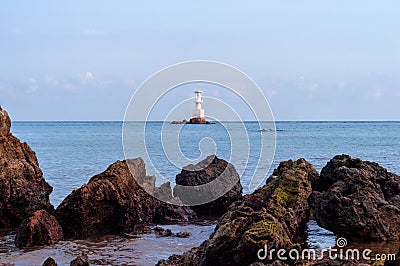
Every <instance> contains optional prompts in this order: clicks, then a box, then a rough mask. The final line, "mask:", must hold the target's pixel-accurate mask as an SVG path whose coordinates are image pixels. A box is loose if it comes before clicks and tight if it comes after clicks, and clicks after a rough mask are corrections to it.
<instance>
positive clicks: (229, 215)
mask: <svg viewBox="0 0 400 266" xmlns="http://www.w3.org/2000/svg"><path fill="white" fill-rule="evenodd" d="M274 175H277V177H276V178H275V177H271V178H269V179H268V182H267V184H266V185H264V186H263V187H261V188H259V189H258V190H256V191H255V192H254V193H252V194H250V195H246V196H244V198H243V199H242V200H239V201H236V202H235V203H233V204H232V205H231V206H229V208H228V210H227V212H226V213H225V214H224V215H223V216H222V217H221V218H220V220H219V222H218V224H217V226H216V228H215V231H214V233H213V234H212V235H211V236H210V238H209V239H208V240H206V241H205V242H203V243H202V244H201V245H200V246H199V247H196V248H193V249H192V250H191V251H187V252H185V253H184V254H183V255H172V256H171V257H170V258H169V259H168V260H161V261H159V262H158V264H157V265H249V264H252V263H254V262H258V261H259V259H258V257H257V254H258V251H259V250H260V249H264V247H265V246H264V245H267V249H268V251H270V250H272V249H275V250H276V251H277V250H278V249H281V248H283V249H285V250H290V249H292V248H296V249H300V245H299V244H297V239H298V238H299V236H301V235H302V233H303V232H304V228H305V226H306V223H307V221H308V218H309V214H310V209H309V205H308V197H309V195H310V194H311V192H312V187H311V181H312V180H315V179H317V178H318V172H317V171H316V170H315V169H314V167H313V166H312V165H311V164H310V163H308V162H307V161H306V160H304V159H299V160H297V161H295V162H293V161H287V162H282V163H281V164H280V165H279V167H278V168H277V169H276V170H275V171H274ZM263 255H266V257H265V259H264V260H263V261H262V262H263V263H266V264H268V263H274V262H278V260H277V254H276V253H275V254H274V255H273V257H272V258H269V256H267V255H268V254H263V253H262V252H261V256H263ZM288 263H289V264H290V265H291V264H292V263H291V262H290V261H288ZM254 265H257V264H254ZM261 265H262V264H261ZM273 265H285V264H284V263H282V264H280V263H276V264H273Z"/></svg>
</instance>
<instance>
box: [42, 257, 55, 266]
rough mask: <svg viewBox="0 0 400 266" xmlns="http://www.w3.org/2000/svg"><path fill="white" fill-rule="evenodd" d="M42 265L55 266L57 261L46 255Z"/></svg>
mask: <svg viewBox="0 0 400 266" xmlns="http://www.w3.org/2000/svg"><path fill="white" fill-rule="evenodd" d="M42 266H57V262H56V261H55V260H54V259H53V258H52V257H48V258H47V259H46V260H45V261H44V262H43V264H42Z"/></svg>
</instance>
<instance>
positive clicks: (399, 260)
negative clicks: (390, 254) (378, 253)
mask: <svg viewBox="0 0 400 266" xmlns="http://www.w3.org/2000/svg"><path fill="white" fill-rule="evenodd" d="M385 266H400V248H399V252H398V253H397V254H396V258H395V260H386V261H385Z"/></svg>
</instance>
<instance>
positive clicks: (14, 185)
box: [0, 107, 53, 228]
mask: <svg viewBox="0 0 400 266" xmlns="http://www.w3.org/2000/svg"><path fill="white" fill-rule="evenodd" d="M10 126H11V120H10V117H9V116H8V114H7V112H6V111H5V110H3V109H2V108H1V107H0V228H14V227H17V226H19V225H20V223H21V222H22V221H23V220H24V219H25V218H27V217H29V216H31V215H32V214H33V213H34V212H35V211H36V210H40V209H45V210H48V211H52V210H53V206H52V205H51V204H50V201H49V195H50V193H51V192H52V190H53V188H52V187H51V186H50V185H49V184H48V183H47V182H46V181H45V179H44V178H43V173H42V171H41V170H40V168H39V163H38V160H37V158H36V154H35V152H33V151H32V150H31V148H30V147H29V146H28V144H26V143H25V142H24V143H21V142H20V140H19V139H18V138H16V137H14V136H13V135H12V134H11V133H10Z"/></svg>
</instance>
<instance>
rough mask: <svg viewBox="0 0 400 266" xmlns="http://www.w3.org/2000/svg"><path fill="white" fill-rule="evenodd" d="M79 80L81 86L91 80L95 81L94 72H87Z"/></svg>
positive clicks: (79, 76) (80, 75)
mask: <svg viewBox="0 0 400 266" xmlns="http://www.w3.org/2000/svg"><path fill="white" fill-rule="evenodd" d="M78 79H79V82H80V83H81V85H86V84H87V83H88V82H89V81H90V80H92V79H94V76H93V73H92V72H90V71H87V72H86V73H84V74H79V75H78Z"/></svg>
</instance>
